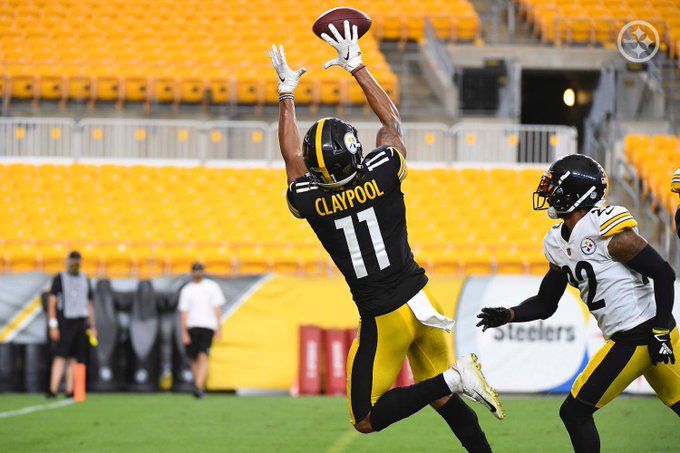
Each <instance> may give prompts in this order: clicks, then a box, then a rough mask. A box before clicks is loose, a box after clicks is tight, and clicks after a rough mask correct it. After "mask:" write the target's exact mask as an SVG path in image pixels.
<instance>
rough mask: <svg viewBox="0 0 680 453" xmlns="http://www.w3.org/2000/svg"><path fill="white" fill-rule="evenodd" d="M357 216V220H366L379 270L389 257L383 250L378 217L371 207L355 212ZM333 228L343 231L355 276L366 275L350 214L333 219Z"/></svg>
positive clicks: (387, 262) (386, 264) (383, 266)
mask: <svg viewBox="0 0 680 453" xmlns="http://www.w3.org/2000/svg"><path fill="white" fill-rule="evenodd" d="M357 218H358V220H359V222H366V225H367V226H368V233H369V234H370V236H371V242H373V250H375V256H376V258H377V259H378V266H380V270H383V269H385V268H386V267H388V266H389V265H390V259H389V257H388V256H387V251H386V250H385V242H384V241H383V237H382V234H381V233H380V226H379V225H378V218H377V217H376V216H375V211H374V210H373V208H368V209H364V210H363V211H359V212H357ZM335 228H336V229H337V230H342V231H343V233H345V240H346V241H347V247H348V248H349V254H350V256H351V257H352V265H353V266H354V272H356V274H357V278H363V277H366V276H367V275H368V271H367V270H366V264H365V263H364V257H363V256H362V255H361V247H360V246H359V240H358V239H357V233H356V231H355V229H354V222H353V221H352V216H347V217H343V218H341V219H337V220H336V221H335Z"/></svg>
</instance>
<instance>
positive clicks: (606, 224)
mask: <svg viewBox="0 0 680 453" xmlns="http://www.w3.org/2000/svg"><path fill="white" fill-rule="evenodd" d="M626 216H629V217H632V216H631V215H630V212H628V211H624V212H622V213H621V214H617V215H615V216H614V217H612V218H611V219H609V220H607V221H606V222H605V223H603V224H602V225H600V232H602V231H604V230H606V229H607V228H608V227H609V226H610V225H611V224H612V223H614V222H616V221H617V220H620V219H622V218H624V217H626Z"/></svg>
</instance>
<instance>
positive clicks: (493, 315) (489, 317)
mask: <svg viewBox="0 0 680 453" xmlns="http://www.w3.org/2000/svg"><path fill="white" fill-rule="evenodd" d="M477 317H478V318H479V319H481V321H479V322H478V323H477V327H481V328H482V332H485V331H486V329H488V328H489V327H500V326H502V325H504V324H507V323H508V322H510V318H511V317H512V315H511V313H510V310H508V309H507V308H504V307H484V308H482V312H481V313H480V314H478V315H477Z"/></svg>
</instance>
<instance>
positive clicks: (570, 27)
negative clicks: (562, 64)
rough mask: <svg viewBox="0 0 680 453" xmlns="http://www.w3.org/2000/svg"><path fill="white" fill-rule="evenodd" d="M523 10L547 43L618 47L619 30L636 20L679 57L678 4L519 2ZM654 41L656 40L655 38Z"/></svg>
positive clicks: (650, 0) (642, 0)
mask: <svg viewBox="0 0 680 453" xmlns="http://www.w3.org/2000/svg"><path fill="white" fill-rule="evenodd" d="M518 3H519V5H520V6H519V10H520V13H521V14H523V15H524V16H525V17H526V19H527V20H528V21H529V23H530V24H531V25H532V26H533V29H534V32H535V33H536V34H537V35H539V36H540V37H541V39H542V41H544V42H552V43H566V44H604V45H613V46H616V42H617V39H618V34H619V30H620V29H621V27H622V26H623V25H625V24H626V23H628V22H630V21H633V20H644V21H646V22H648V23H650V24H651V25H652V26H653V27H654V28H655V29H656V30H657V32H658V33H659V39H660V41H661V43H660V44H661V46H662V47H661V48H662V50H666V49H668V50H669V53H670V55H671V57H677V56H678V49H679V46H680V2H678V1H677V0H594V1H593V0H591V1H585V0H519V1H518ZM652 39H653V37H652Z"/></svg>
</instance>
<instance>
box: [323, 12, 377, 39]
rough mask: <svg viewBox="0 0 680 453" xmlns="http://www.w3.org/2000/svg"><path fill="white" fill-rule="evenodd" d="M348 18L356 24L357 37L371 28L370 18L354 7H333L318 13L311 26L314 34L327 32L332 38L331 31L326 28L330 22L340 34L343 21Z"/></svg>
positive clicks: (342, 32)
mask: <svg viewBox="0 0 680 453" xmlns="http://www.w3.org/2000/svg"><path fill="white" fill-rule="evenodd" d="M346 20H348V21H349V22H350V24H351V25H356V26H357V31H358V33H359V38H361V37H362V36H364V35H365V34H366V32H367V31H368V29H369V28H371V18H370V17H368V16H367V15H366V14H364V13H362V12H361V11H359V10H357V9H354V8H342V7H341V8H333V9H330V10H328V11H326V12H325V13H323V14H322V15H320V16H319V17H318V18H317V19H316V20H315V21H314V25H313V26H312V31H314V34H316V36H318V37H321V34H322V33H326V34H328V35H329V36H330V37H331V38H333V33H331V31H330V30H329V29H328V26H329V25H330V24H333V25H334V26H335V28H337V29H338V31H339V32H340V34H341V35H344V34H345V32H344V25H343V22H344V21H346Z"/></svg>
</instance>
